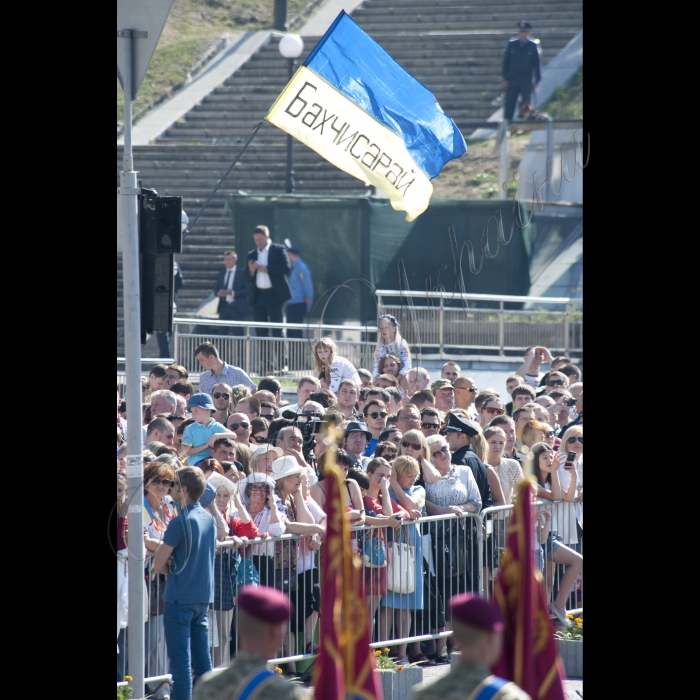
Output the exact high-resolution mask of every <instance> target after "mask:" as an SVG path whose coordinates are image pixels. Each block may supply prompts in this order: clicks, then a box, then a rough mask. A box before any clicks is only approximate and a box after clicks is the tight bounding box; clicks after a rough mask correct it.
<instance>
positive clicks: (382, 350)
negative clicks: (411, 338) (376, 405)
mask: <svg viewBox="0 0 700 700" xmlns="http://www.w3.org/2000/svg"><path fill="white" fill-rule="evenodd" d="M377 328H379V333H378V334H377V336H378V338H377V349H376V351H375V353H374V371H373V372H372V376H373V377H375V378H376V377H378V376H379V360H381V359H382V358H383V357H384V356H385V355H396V356H397V357H400V358H401V362H403V366H402V367H401V370H400V371H399V377H398V378H399V384H400V385H401V386H402V387H403V388H404V389H405V390H407V391H408V381H407V378H406V375H407V374H408V373H409V372H410V371H411V353H410V351H409V349H408V343H407V342H406V341H405V340H404V339H403V338H402V337H401V333H399V322H398V321H397V320H396V319H395V318H394V317H393V316H389V315H387V314H385V315H384V316H380V317H379V320H378V321H377Z"/></svg>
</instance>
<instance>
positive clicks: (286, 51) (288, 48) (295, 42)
mask: <svg viewBox="0 0 700 700" xmlns="http://www.w3.org/2000/svg"><path fill="white" fill-rule="evenodd" d="M279 50H280V53H281V54H282V56H283V57H284V58H286V59H287V66H288V68H289V80H291V79H292V78H293V77H294V61H295V59H297V58H299V56H301V54H302V52H303V51H304V40H303V39H302V38H301V37H300V36H299V35H298V34H286V35H285V36H283V37H282V40H281V41H280V43H279ZM293 140H294V139H293V138H292V136H291V135H289V134H288V135H287V183H286V192H287V194H291V193H292V192H294V166H293V159H292V158H293V154H292V148H293V146H292V144H293Z"/></svg>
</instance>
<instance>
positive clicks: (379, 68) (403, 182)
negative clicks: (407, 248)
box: [265, 11, 467, 221]
mask: <svg viewBox="0 0 700 700" xmlns="http://www.w3.org/2000/svg"><path fill="white" fill-rule="evenodd" d="M265 119H267V120H268V121H270V122H271V123H272V124H275V125H276V126H278V127H279V128H280V129H282V130H283V131H285V132H287V133H288V134H291V135H292V136H294V137H295V138H296V139H298V140H299V141H301V142H302V143H305V144H306V145H307V146H308V147H309V148H311V149H313V150H314V151H316V153H318V154H319V155H321V156H323V157H324V158H325V159H326V160H328V161H330V162H331V163H333V164H334V165H336V166H337V167H338V168H340V169H341V170H344V171H345V172H346V173H349V174H350V175H353V176H354V177H356V178H358V179H359V180H362V181H363V182H368V183H370V184H372V185H374V186H375V187H377V188H379V189H380V190H382V191H384V192H386V194H387V195H388V196H389V200H390V201H391V206H392V207H393V208H394V209H396V210H398V211H405V212H406V220H407V221H413V220H414V219H415V218H416V217H418V216H420V214H422V213H423V212H424V211H425V210H426V209H427V208H428V204H429V203H430V197H431V195H432V193H433V186H432V184H431V182H430V181H431V180H432V179H433V178H435V177H436V176H437V175H438V174H439V173H440V171H441V170H442V168H443V166H444V165H445V163H447V162H449V161H450V160H452V159H454V158H459V157H460V156H461V155H463V154H464V153H465V152H466V150H467V146H466V144H465V142H464V138H463V136H462V134H461V133H460V131H459V129H458V128H457V126H456V125H455V123H454V122H453V121H452V119H450V117H448V116H447V115H446V114H445V113H444V112H443V111H442V109H441V108H440V105H439V104H438V103H437V101H436V99H435V96H434V95H433V94H432V93H431V92H430V90H428V88H426V87H425V86H424V85H423V84H422V83H420V82H419V81H418V80H416V79H415V78H414V77H413V76H412V75H411V74H410V73H408V72H407V71H405V70H404V69H403V68H401V66H399V64H398V63H396V61H394V59H393V58H391V56H389V54H388V53H387V52H386V51H384V49H383V48H382V47H381V46H379V44H377V43H376V42H375V41H374V40H373V39H371V38H370V37H369V36H368V35H367V34H365V32H364V31H363V30H362V29H361V28H360V27H359V26H358V25H357V24H355V22H354V21H353V20H352V19H351V18H350V17H349V16H348V15H347V14H346V13H345V12H344V11H341V13H340V14H339V15H338V17H337V18H336V20H335V22H334V23H333V24H332V25H331V27H330V29H329V30H328V31H327V32H326V34H325V35H324V37H323V38H322V39H321V40H320V41H319V43H318V45H317V46H316V48H315V49H314V50H313V51H312V52H311V54H310V55H309V57H308V58H307V59H306V61H305V62H304V64H303V66H302V67H301V68H299V70H298V71H297V72H296V74H295V75H294V77H293V78H292V80H291V81H290V82H289V84H288V85H287V87H286V88H285V89H284V91H283V92H282V94H281V95H280V96H279V97H278V98H277V100H276V101H275V103H274V105H272V108H271V109H270V112H269V113H268V114H267V116H266V117H265Z"/></svg>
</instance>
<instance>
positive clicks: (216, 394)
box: [214, 391, 231, 401]
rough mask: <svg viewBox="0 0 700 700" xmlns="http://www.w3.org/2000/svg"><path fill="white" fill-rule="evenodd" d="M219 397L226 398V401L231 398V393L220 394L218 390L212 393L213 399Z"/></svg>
mask: <svg viewBox="0 0 700 700" xmlns="http://www.w3.org/2000/svg"><path fill="white" fill-rule="evenodd" d="M221 397H223V398H224V399H226V401H228V400H229V399H230V398H231V395H230V394H222V393H221V392H220V391H217V392H216V393H215V394H214V398H215V399H220V398H221Z"/></svg>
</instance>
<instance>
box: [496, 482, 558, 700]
mask: <svg viewBox="0 0 700 700" xmlns="http://www.w3.org/2000/svg"><path fill="white" fill-rule="evenodd" d="M534 504H535V491H534V485H533V483H532V482H531V481H529V480H524V481H521V482H520V483H519V484H518V496H517V501H516V504H515V506H514V508H513V513H512V517H511V521H510V528H509V530H508V540H507V544H506V549H505V550H504V552H503V558H502V560H501V564H500V571H499V575H498V580H497V581H496V584H495V586H494V595H495V598H496V602H497V603H498V605H499V606H500V608H501V612H502V614H503V621H504V623H505V630H504V644H503V654H502V655H501V659H500V661H499V662H498V663H497V664H496V665H495V666H494V667H493V669H492V671H493V673H495V674H496V675H498V676H501V677H502V678H507V679H508V680H511V681H513V682H514V683H515V684H516V685H518V686H520V687H521V688H522V689H523V690H524V691H525V692H527V693H529V694H530V696H531V697H532V699H533V700H564V698H565V694H564V686H563V683H562V679H563V678H564V671H563V668H562V664H561V660H560V659H559V658H558V657H557V648H556V643H555V641H554V629H553V628H552V623H551V622H550V620H549V613H548V611H547V603H546V601H545V597H544V593H543V591H542V586H541V585H540V582H541V580H542V576H541V574H540V572H539V571H538V570H537V569H536V567H535V556H534V547H535V546H536V544H537V543H536V542H535V529H534V509H535V505H534ZM537 546H539V545H538V544H537Z"/></svg>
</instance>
